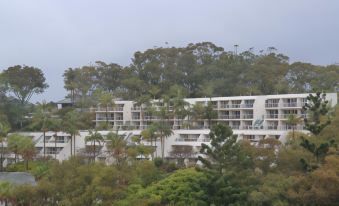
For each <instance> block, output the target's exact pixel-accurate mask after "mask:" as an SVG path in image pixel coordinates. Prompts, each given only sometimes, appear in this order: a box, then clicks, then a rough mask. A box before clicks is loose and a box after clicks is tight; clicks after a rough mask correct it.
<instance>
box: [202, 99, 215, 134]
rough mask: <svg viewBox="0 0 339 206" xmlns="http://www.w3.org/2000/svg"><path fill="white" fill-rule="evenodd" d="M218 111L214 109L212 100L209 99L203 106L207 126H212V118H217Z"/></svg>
mask: <svg viewBox="0 0 339 206" xmlns="http://www.w3.org/2000/svg"><path fill="white" fill-rule="evenodd" d="M217 116H218V113H217V111H215V110H214V108H213V104H212V101H211V100H210V101H209V102H208V103H207V105H206V106H205V107H204V119H207V120H208V128H209V129H210V128H211V126H212V119H215V118H217Z"/></svg>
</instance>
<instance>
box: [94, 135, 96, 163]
mask: <svg viewBox="0 0 339 206" xmlns="http://www.w3.org/2000/svg"><path fill="white" fill-rule="evenodd" d="M93 149H94V151H93V162H95V152H96V150H95V140H94V146H93Z"/></svg>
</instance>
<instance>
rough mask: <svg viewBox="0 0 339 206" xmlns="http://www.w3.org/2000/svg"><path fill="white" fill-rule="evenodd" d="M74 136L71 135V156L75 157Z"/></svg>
mask: <svg viewBox="0 0 339 206" xmlns="http://www.w3.org/2000/svg"><path fill="white" fill-rule="evenodd" d="M72 145H73V135H71V156H72V155H73V147H72Z"/></svg>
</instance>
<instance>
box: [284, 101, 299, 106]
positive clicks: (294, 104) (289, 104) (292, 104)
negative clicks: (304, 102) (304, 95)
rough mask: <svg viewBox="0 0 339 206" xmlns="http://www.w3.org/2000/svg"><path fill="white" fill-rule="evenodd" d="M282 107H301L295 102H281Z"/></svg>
mask: <svg viewBox="0 0 339 206" xmlns="http://www.w3.org/2000/svg"><path fill="white" fill-rule="evenodd" d="M283 107H301V105H298V103H297V102H291V103H283Z"/></svg>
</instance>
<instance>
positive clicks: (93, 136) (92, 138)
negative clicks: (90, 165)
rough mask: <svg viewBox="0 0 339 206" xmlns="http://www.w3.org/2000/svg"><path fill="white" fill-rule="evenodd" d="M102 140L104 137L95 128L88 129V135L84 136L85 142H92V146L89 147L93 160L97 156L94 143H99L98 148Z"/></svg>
mask: <svg viewBox="0 0 339 206" xmlns="http://www.w3.org/2000/svg"><path fill="white" fill-rule="evenodd" d="M103 141H104V137H103V136H102V135H101V134H100V133H99V132H98V131H96V130H95V131H94V132H93V131H92V130H90V131H89V135H88V136H86V137H85V142H91V144H92V145H91V146H92V147H93V148H91V149H93V157H92V159H93V162H95V158H96V156H97V150H96V143H98V144H99V148H100V146H101V143H102V142H103Z"/></svg>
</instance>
